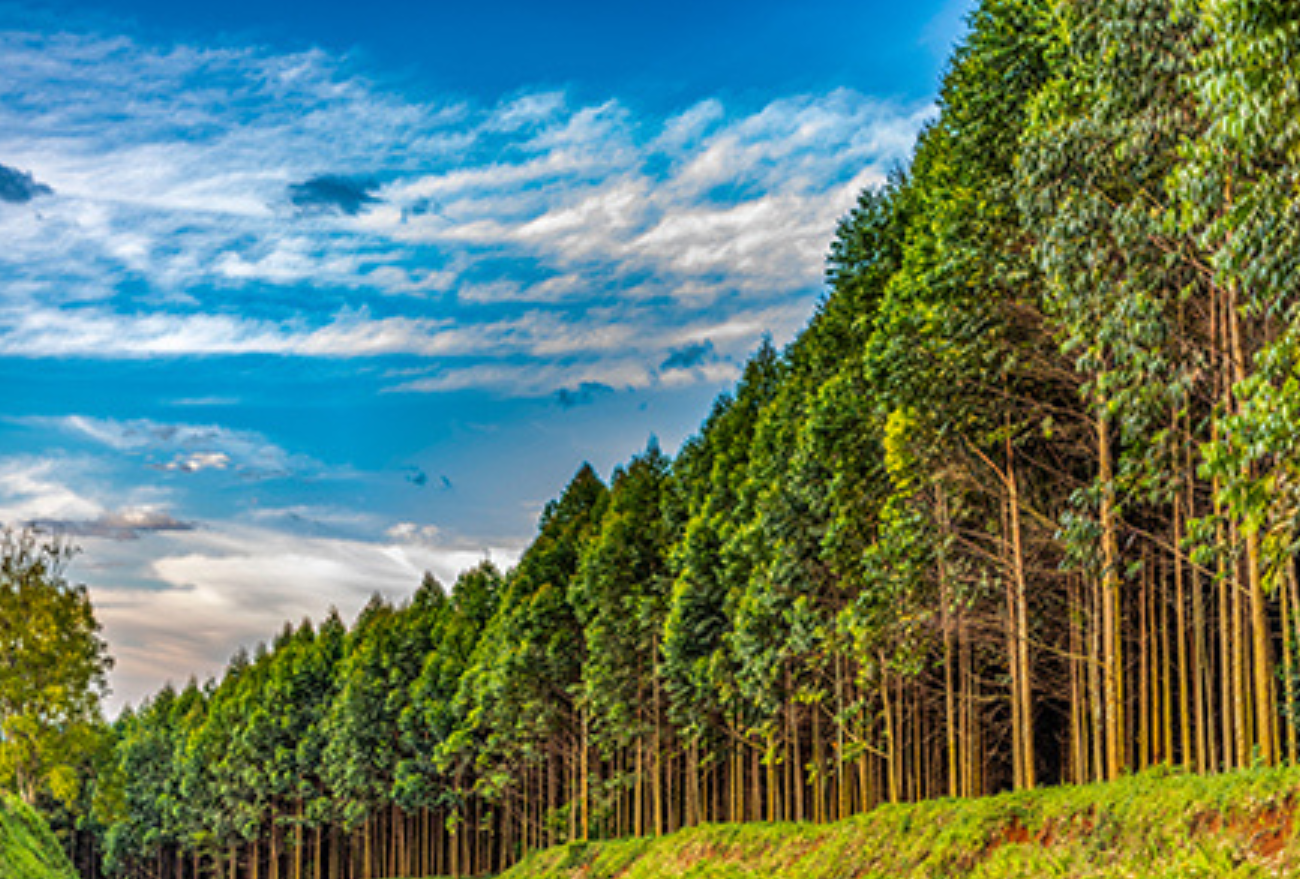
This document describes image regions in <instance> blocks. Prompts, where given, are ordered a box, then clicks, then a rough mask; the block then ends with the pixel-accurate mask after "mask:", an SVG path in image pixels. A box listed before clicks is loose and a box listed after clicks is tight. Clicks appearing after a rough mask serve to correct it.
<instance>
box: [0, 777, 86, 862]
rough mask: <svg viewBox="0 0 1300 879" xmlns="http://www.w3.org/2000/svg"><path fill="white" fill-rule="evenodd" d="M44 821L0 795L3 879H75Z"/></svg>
mask: <svg viewBox="0 0 1300 879" xmlns="http://www.w3.org/2000/svg"><path fill="white" fill-rule="evenodd" d="M75 877H76V873H75V872H74V871H73V869H72V864H71V863H69V861H68V858H67V856H66V855H65V854H64V853H63V848H62V847H61V846H60V845H59V841H58V840H57V839H55V838H54V834H53V833H52V832H50V828H49V826H48V825H46V823H45V819H43V818H41V816H39V815H37V814H36V812H34V811H33V810H32V809H30V808H28V807H27V806H26V805H24V804H23V803H22V802H20V801H19V800H17V799H14V798H13V797H10V796H8V795H5V794H0V879H75Z"/></svg>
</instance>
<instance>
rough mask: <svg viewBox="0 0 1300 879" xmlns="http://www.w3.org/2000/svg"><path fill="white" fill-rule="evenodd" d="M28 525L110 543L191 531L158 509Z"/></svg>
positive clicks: (49, 520)
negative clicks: (171, 532)
mask: <svg viewBox="0 0 1300 879" xmlns="http://www.w3.org/2000/svg"><path fill="white" fill-rule="evenodd" d="M27 524H28V525H29V526H30V527H32V528H35V529H37V530H40V531H52V532H54V533H56V534H67V535H70V536H73V537H104V538H107V539H109V540H138V539H140V538H141V537H143V536H144V535H146V534H155V533H158V532H160V531H193V530H194V523H193V522H182V521H181V520H179V519H176V518H173V517H172V516H171V515H169V514H167V513H163V512H159V511H157V510H118V511H116V512H108V513H104V514H103V515H102V516H99V517H98V518H95V519H36V520H34V521H31V522H28V523H27Z"/></svg>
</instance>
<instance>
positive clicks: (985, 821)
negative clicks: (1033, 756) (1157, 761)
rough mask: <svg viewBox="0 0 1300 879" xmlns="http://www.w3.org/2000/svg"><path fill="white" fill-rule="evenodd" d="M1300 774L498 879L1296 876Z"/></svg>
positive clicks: (922, 809)
mask: <svg viewBox="0 0 1300 879" xmlns="http://www.w3.org/2000/svg"><path fill="white" fill-rule="evenodd" d="M1297 804H1300V768H1285V769H1252V770H1246V771H1239V772H1233V773H1228V774H1224V775H1215V776H1195V775H1190V774H1185V773H1182V772H1177V771H1171V770H1168V769H1156V770H1150V771H1147V772H1144V773H1141V774H1139V775H1136V776H1131V777H1128V778H1124V779H1122V780H1120V781H1116V782H1112V783H1105V784H1091V785H1083V786H1066V787H1056V788H1048V789H1044V790H1038V791H1032V792H1024V793H1010V794H1002V795H999V796H995V797H987V798H981V799H973V800H936V801H931V802H925V803H918V804H912V805H901V806H883V807H881V808H878V809H876V810H874V811H872V812H869V813H866V814H864V815H859V816H857V817H855V818H852V819H849V820H847V821H842V822H839V823H836V824H827V825H813V824H713V825H705V826H702V827H695V828H692V829H689V830H685V831H682V832H680V833H676V834H673V835H671V836H667V837H664V838H662V839H625V840H614V841H609V842H594V843H589V844H583V843H573V844H570V845H567V846H561V847H558V848H554V849H549V850H547V851H542V852H536V853H534V854H532V855H530V856H529V857H528V858H526V859H525V860H524V861H523V862H521V863H520V864H518V865H516V866H515V867H514V868H513V869H511V870H509V871H508V872H506V873H505V874H503V876H502V877H501V879H614V877H618V879H667V877H711V879H722V877H737V879H739V877H745V879H759V877H764V879H766V877H771V879H858V877H861V879H866V877H935V879H938V877H988V879H993V877H997V879H1004V877H1013V876H1014V877H1045V876H1064V877H1119V876H1127V877H1156V876H1178V877H1204V876H1233V877H1244V876H1300V837H1298V836H1297V833H1296V830H1297V828H1296V809H1297Z"/></svg>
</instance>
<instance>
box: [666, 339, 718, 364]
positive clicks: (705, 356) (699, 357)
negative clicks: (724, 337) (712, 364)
mask: <svg viewBox="0 0 1300 879" xmlns="http://www.w3.org/2000/svg"><path fill="white" fill-rule="evenodd" d="M716 358H717V355H716V354H715V353H714V351H713V343H712V342H710V341H709V340H708V339H705V340H704V341H703V342H697V343H695V344H694V345H687V346H685V347H684V348H675V349H673V350H672V351H669V352H668V357H667V359H665V360H664V362H663V363H661V364H660V365H659V368H660V369H661V370H668V369H694V368H695V367H697V366H699V365H700V364H702V363H707V362H709V361H712V360H715V359H716Z"/></svg>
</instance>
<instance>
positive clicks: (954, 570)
mask: <svg viewBox="0 0 1300 879" xmlns="http://www.w3.org/2000/svg"><path fill="white" fill-rule="evenodd" d="M1297 120H1300V5H1297V4H1295V3H1292V2H1289V0H1087V2H1084V0H983V2H982V3H980V4H979V6H978V8H977V10H976V11H975V12H974V14H973V17H972V20H971V30H970V33H969V35H968V36H967V38H966V39H965V42H964V43H963V45H961V46H960V47H959V48H958V49H957V50H956V52H955V54H954V56H953V58H952V60H951V64H950V68H949V72H948V74H947V76H946V78H945V80H944V83H943V87H942V92H941V98H940V102H939V108H938V113H937V115H936V117H935V119H934V121H933V122H932V124H930V125H929V126H928V127H927V129H926V130H925V131H924V133H923V135H922V137H921V138H920V141H919V143H918V144H917V147H916V151H915V154H914V157H913V160H912V162H911V164H910V167H908V168H907V169H905V170H900V171H899V172H898V173H897V174H896V175H895V176H894V177H893V179H891V181H890V182H889V183H888V185H886V186H884V187H882V188H880V189H879V190H872V191H868V192H864V193H863V194H862V196H861V198H860V200H859V201H858V203H857V205H856V207H855V208H854V209H853V210H852V211H851V212H850V213H849V214H848V215H847V216H846V217H845V218H844V219H843V220H842V222H841V224H840V227H839V229H838V231H837V233H836V235H835V238H834V240H833V241H832V242H831V243H830V251H829V257H828V266H827V285H828V291H827V293H826V295H825V297H824V299H823V301H822V302H821V303H820V305H819V306H818V308H817V310H816V313H815V314H814V315H813V317H812V318H811V320H810V322H809V323H808V325H807V327H806V328H805V329H804V330H803V332H802V333H801V334H800V335H799V336H798V338H796V339H795V340H794V341H793V342H792V343H791V344H790V345H789V346H788V347H787V348H786V349H785V350H783V351H777V350H775V349H773V348H772V347H771V346H764V347H763V348H762V349H761V350H759V351H758V352H757V353H755V354H754V355H753V357H752V358H751V359H750V361H749V362H748V363H747V364H746V365H745V368H744V371H743V375H742V376H741V377H740V379H739V381H738V383H737V385H736V387H735V388H734V391H733V392H732V393H730V394H728V395H725V396H724V397H722V398H721V399H719V400H718V402H717V403H716V404H715V406H714V408H713V410H712V412H710V413H709V415H708V417H707V419H706V420H705V421H704V423H703V425H702V427H701V428H700V430H699V432H698V434H697V435H696V436H695V437H693V438H692V439H691V440H689V441H688V442H687V443H686V444H685V445H684V446H683V447H682V448H681V450H680V452H679V453H678V454H677V455H676V456H675V457H669V456H667V455H665V454H664V453H663V452H661V451H660V449H659V448H658V446H657V445H656V444H655V443H653V442H652V443H651V444H650V445H649V447H648V448H647V449H646V450H645V451H644V452H642V453H641V454H639V455H637V456H636V457H633V458H632V459H631V460H630V461H629V462H628V463H627V464H626V465H625V466H623V467H620V468H619V469H617V470H615V472H614V473H613V475H612V478H611V479H610V481H609V482H608V484H606V483H604V482H603V481H602V480H601V479H600V478H599V477H598V476H597V474H596V473H595V472H593V471H592V469H591V468H589V467H583V468H582V469H580V470H579V471H578V472H577V475H576V476H574V478H573V480H572V481H571V483H570V484H569V485H568V486H567V487H566V488H565V489H564V491H563V492H562V493H561V494H560V496H559V497H558V498H557V499H556V500H554V501H552V502H551V503H550V504H549V505H548V506H547V507H546V509H545V512H544V513H543V515H542V517H541V521H540V523H539V527H538V531H537V535H536V538H535V539H534V541H533V543H532V544H531V546H529V547H528V549H527V550H526V552H525V553H524V554H523V556H522V558H521V560H520V561H519V563H518V565H517V566H516V567H515V568H514V569H512V570H510V571H508V572H502V571H499V570H497V569H496V568H494V567H493V566H491V565H490V564H487V563H485V564H483V565H481V566H480V567H478V568H475V569H473V570H471V571H467V572H465V573H464V574H462V575H461V577H460V578H459V579H458V580H457V582H456V583H455V584H454V585H453V586H451V587H450V588H444V587H443V586H442V585H441V584H438V583H437V582H434V581H433V580H432V578H426V581H425V582H424V583H423V584H422V585H421V586H420V587H419V589H418V590H417V591H416V592H415V593H414V595H413V596H412V597H411V598H410V599H409V601H407V602H405V603H403V604H401V605H399V606H392V605H390V604H387V603H384V602H382V601H379V600H375V601H374V602H372V603H371V605H370V606H369V607H368V608H367V609H366V610H365V611H364V612H363V613H362V614H361V616H360V617H359V619H357V620H356V622H355V623H354V624H353V625H351V626H350V627H349V626H347V625H345V623H344V622H343V621H341V620H340V619H339V618H338V617H337V616H331V617H329V618H327V619H325V620H323V621H321V622H319V623H316V624H312V623H303V624H301V625H300V626H298V627H297V628H292V627H287V628H286V629H285V630H284V631H283V632H282V633H281V634H280V635H279V636H278V637H276V638H275V639H274V640H273V641H272V642H271V643H270V644H269V645H267V646H265V647H263V648H259V649H258V650H257V651H256V652H255V653H254V654H252V655H239V656H236V657H235V658H234V659H233V660H232V661H231V664H230V666H229V667H228V669H227V670H226V671H225V673H224V674H223V675H222V677H221V678H220V680H217V681H212V682H209V683H207V684H202V685H200V684H197V683H191V684H190V685H189V686H187V687H186V688H184V689H183V690H179V691H175V690H172V689H167V690H164V691H162V692H160V693H158V694H157V695H156V696H154V697H153V698H152V699H150V700H148V701H147V702H146V703H145V704H143V705H141V706H139V707H138V708H137V709H135V710H134V711H131V712H128V713H126V714H125V715H124V716H123V717H121V718H120V719H119V720H118V721H117V722H116V724H115V725H114V727H113V730H112V736H111V739H112V741H111V742H110V743H109V744H107V745H105V750H104V752H103V753H102V754H100V755H99V757H98V759H97V762H95V763H94V764H93V765H92V764H91V763H89V762H88V763H87V768H86V769H85V770H84V774H85V775H86V779H85V780H86V782H87V785H86V790H87V791H89V793H86V794H85V795H84V796H83V797H82V800H84V801H85V803H86V805H85V806H84V815H83V818H82V827H83V831H82V834H83V836H84V837H85V838H84V839H82V844H83V845H84V847H85V848H86V851H91V850H92V849H94V850H96V851H101V852H102V853H103V855H104V858H105V859H104V869H106V870H107V871H108V872H109V873H110V874H112V875H116V876H123V877H141V879H144V877H148V879H200V877H213V879H216V877H224V879H375V877H397V876H432V875H483V874H488V873H494V872H498V871H500V870H502V869H503V868H505V867H506V866H508V865H510V864H511V863H513V862H515V861H517V860H518V859H519V857H520V856H521V855H522V854H523V853H525V852H527V851H529V850H532V849H536V848H540V847H545V846H549V845H553V844H556V843H560V842H564V841H569V840H585V839H597V838H609V837H618V836H628V835H659V834H665V833H669V832H672V831H674V830H677V829H679V828H682V827H687V826H692V825H697V824H700V823H704V822H719V821H773V820H795V821H814V822H826V821H832V820H835V819H838V818H841V817H844V816H847V815H850V814H854V813H857V812H861V811H864V810H867V809H870V808H872V807H873V806H875V805H877V804H880V803H886V802H900V801H916V800H923V799H927V798H935V797H943V796H978V795H985V794H991V793H996V792H999V791H1004V790H1008V789H1013V788H1017V789H1021V788H1032V787H1035V786H1041V785H1055V784H1062V783H1075V782H1085V781H1095V780H1105V779H1114V778H1117V777H1118V776H1121V775H1123V774H1126V773H1130V772H1133V771H1137V770H1140V769H1142V768H1145V767H1148V766H1152V765H1156V764H1169V765H1177V766H1184V767H1187V768H1188V769H1190V770H1192V771H1195V772H1199V773H1213V772H1220V771H1224V770H1228V769H1232V768H1237V767H1245V766H1250V765H1253V764H1256V763H1262V764H1268V765H1273V764H1278V763H1282V762H1288V761H1289V762H1295V761H1296V760H1297V757H1298V754H1297V751H1298V749H1300V667H1298V665H1297V664H1298V663H1300V652H1298V649H1297V641H1298V638H1297V635H1300V582H1298V581H1297V571H1296V561H1295V557H1296V552H1297V541H1300V531H1298V526H1300V295H1297V291H1300V216H1298V214H1300V207H1298V205H1300V126H1297V124H1296V121H1297ZM413 585H414V584H413ZM0 624H3V621H0ZM92 799H93V805H92V804H91V800H92ZM79 839H81V837H79ZM87 857H90V856H89V855H87ZM91 859H92V860H93V858H91ZM84 863H86V861H83V865H84ZM83 869H84V866H83Z"/></svg>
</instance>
